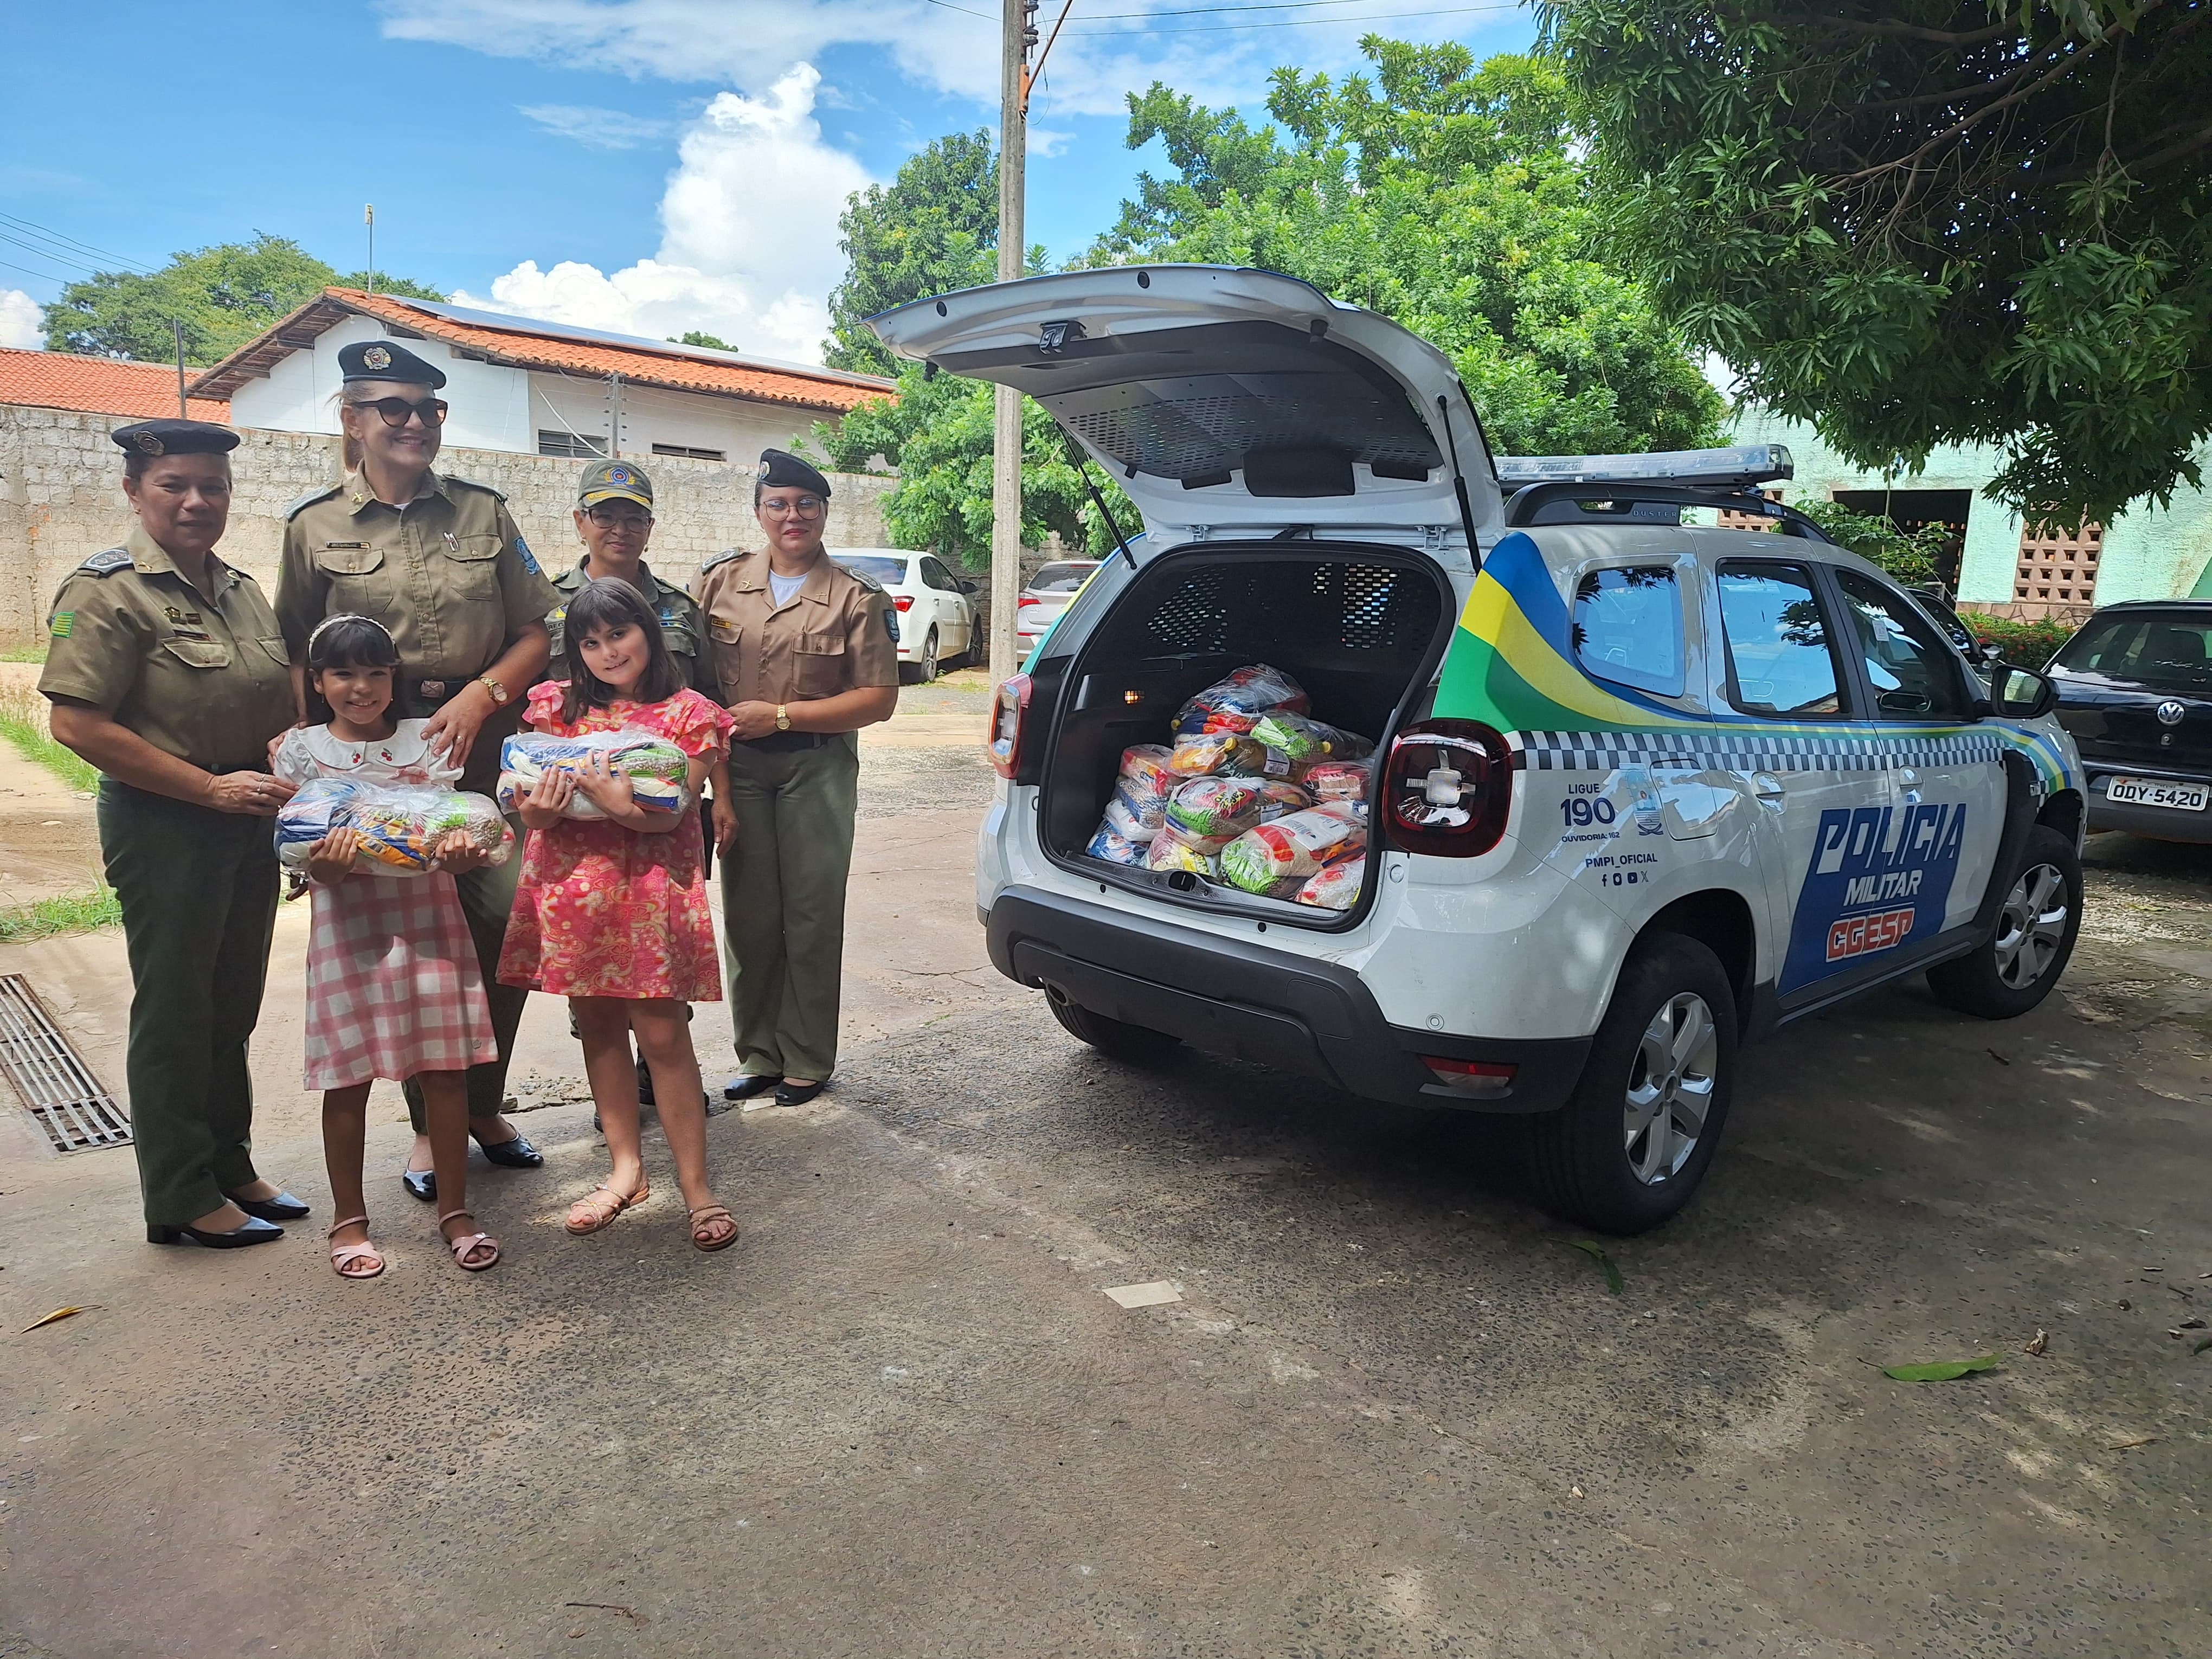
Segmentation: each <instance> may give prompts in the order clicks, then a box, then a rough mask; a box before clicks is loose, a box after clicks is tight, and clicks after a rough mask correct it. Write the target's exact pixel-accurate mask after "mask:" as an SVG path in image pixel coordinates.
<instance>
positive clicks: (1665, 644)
mask: <svg viewBox="0 0 2212 1659" xmlns="http://www.w3.org/2000/svg"><path fill="white" fill-rule="evenodd" d="M1575 654H1576V655H1577V656H1578V657H1580V658H1581V659H1582V663H1583V667H1585V668H1587V669H1589V671H1590V672H1591V673H1593V674H1595V675H1596V676H1597V677H1598V678H1601V679H1607V680H1617V681H1619V682H1620V684H1624V685H1633V686H1636V687H1638V688H1639V689H1641V690H1645V691H1655V692H1656V693H1658V694H1659V696H1662V697H1679V696H1681V695H1682V587H1681V584H1680V582H1679V581H1677V580H1675V578H1674V567H1672V566H1671V565H1663V564H1638V565H1621V566H1617V567H1615V568H1612V569H1608V570H1593V571H1590V572H1589V573H1588V574H1585V575H1584V576H1583V579H1582V580H1581V581H1580V582H1579V583H1577V585H1576V587H1575Z"/></svg>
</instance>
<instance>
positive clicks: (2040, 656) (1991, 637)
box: [1959, 611, 2074, 668]
mask: <svg viewBox="0 0 2212 1659" xmlns="http://www.w3.org/2000/svg"><path fill="white" fill-rule="evenodd" d="M1959 620H1960V622H1962V623H1966V631H1967V632H1968V633H1970V634H1972V635H1973V636H1974V637H1975V638H1976V639H1977V640H1978V641H1981V643H1983V644H1984V645H1994V646H1995V647H1996V648H1997V651H1998V653H1999V657H1998V659H1999V660H2000V661H2002V662H2008V663H2011V664H2013V665H2015V666H2016V667H2020V668H2040V667H2042V666H2043V665H2044V664H2045V663H2047V662H2049V661H2050V660H2051V658H2053V657H2054V656H2056V655H2057V654H2058V647H2060V646H2062V645H2063V644H2065V643H2066V641H2069V640H2070V639H2072V638H2073V637H2074V629H2072V628H2070V627H2069V626H2068V625H2067V624H2066V623H2063V622H2014V621H2013V620H2011V619H2010V618H2009V617H1985V616H1984V615H1983V614H1982V613H1981V612H1980V611H1966V612H1964V613H1962V614H1961V615H1960V617H1959Z"/></svg>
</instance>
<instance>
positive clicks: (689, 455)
mask: <svg viewBox="0 0 2212 1659" xmlns="http://www.w3.org/2000/svg"><path fill="white" fill-rule="evenodd" d="M653 453H654V454H656V455H680V456H682V457H683V458H684V459H685V460H687V461H726V460H728V459H730V458H729V456H728V455H727V454H726V453H724V452H723V451H721V450H719V449H694V448H692V447H690V445H688V444H655V445H653Z"/></svg>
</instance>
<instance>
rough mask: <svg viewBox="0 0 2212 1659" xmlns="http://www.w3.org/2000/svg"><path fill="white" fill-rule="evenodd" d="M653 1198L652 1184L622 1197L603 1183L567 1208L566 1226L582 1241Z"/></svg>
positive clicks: (645, 1183) (648, 1183) (647, 1183)
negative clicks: (586, 1236) (585, 1236)
mask: <svg viewBox="0 0 2212 1659" xmlns="http://www.w3.org/2000/svg"><path fill="white" fill-rule="evenodd" d="M652 1196H653V1183H652V1182H642V1183H641V1184H640V1186H639V1187H638V1189H637V1190H636V1191H635V1192H634V1193H630V1194H622V1193H618V1192H617V1191H616V1190H615V1189H614V1188H611V1187H610V1186H608V1185H607V1184H606V1182H604V1181H603V1182H600V1183H599V1185H598V1186H596V1187H594V1188H592V1190H591V1191H590V1192H588V1193H586V1194H584V1195H583V1196H582V1197H581V1198H580V1199H578V1200H576V1201H575V1202H574V1204H571V1205H570V1206H568V1222H567V1223H566V1225H567V1226H568V1231H570V1232H572V1233H574V1235H575V1236H576V1237H579V1238H581V1237H584V1235H585V1234H586V1233H595V1232H598V1231H599V1230H600V1229H601V1228H603V1227H611V1226H613V1225H614V1223H615V1218H616V1217H617V1216H618V1215H620V1214H621V1213H622V1212H623V1211H624V1210H628V1209H634V1208H635V1207H636V1206H638V1205H640V1204H642V1203H644V1202H645V1200H647V1199H648V1198H651V1197H652Z"/></svg>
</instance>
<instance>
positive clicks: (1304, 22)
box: [1068, 5, 1521, 35]
mask: <svg viewBox="0 0 2212 1659" xmlns="http://www.w3.org/2000/svg"><path fill="white" fill-rule="evenodd" d="M1218 9H1227V8H1218ZM1520 9H1521V8H1520V7H1519V6H1517V5H1510V6H1502V5H1493V6H1440V7H1436V8H1433V9H1430V10H1427V11H1383V12H1370V13H1367V14H1365V15H1356V16H1344V17H1285V18H1280V19H1278V20H1277V21H1274V22H1272V23H1203V24H1200V25H1199V26H1198V27H1195V28H1182V29H1104V28H1085V29H1073V28H1072V29H1070V30H1068V33H1070V34H1090V35H1111V34H1120V35H1136V34H1231V33H1243V32H1246V31H1249V30H1252V29H1310V28H1316V27H1320V26H1321V25H1322V24H1327V23H1336V24H1343V23H1387V22H1389V21H1391V20H1393V19H1394V18H1401V17H1456V16H1461V15H1464V14H1466V13H1468V12H1501V11H1519V10H1520ZM1117 15H1121V16H1126V17H1141V16H1158V15H1164V14H1160V13H1155V12H1123V13H1119V14H1117Z"/></svg>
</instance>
